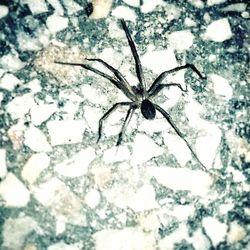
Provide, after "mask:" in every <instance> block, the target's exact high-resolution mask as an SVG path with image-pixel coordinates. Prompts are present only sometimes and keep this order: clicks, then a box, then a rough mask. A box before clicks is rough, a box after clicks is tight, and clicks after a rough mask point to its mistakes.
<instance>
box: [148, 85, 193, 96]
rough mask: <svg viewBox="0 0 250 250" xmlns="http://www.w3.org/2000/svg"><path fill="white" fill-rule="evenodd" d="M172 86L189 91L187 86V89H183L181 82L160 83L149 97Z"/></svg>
mask: <svg viewBox="0 0 250 250" xmlns="http://www.w3.org/2000/svg"><path fill="white" fill-rule="evenodd" d="M170 86H176V87H178V88H179V89H180V90H181V91H183V92H188V90H187V86H186V89H183V88H182V86H181V84H179V83H169V84H159V85H157V86H156V87H155V88H154V91H153V92H152V93H150V94H149V97H151V96H155V95H157V94H158V93H159V92H160V91H161V90H162V89H163V88H166V87H170Z"/></svg>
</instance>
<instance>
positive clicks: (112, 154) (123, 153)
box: [103, 145, 130, 164]
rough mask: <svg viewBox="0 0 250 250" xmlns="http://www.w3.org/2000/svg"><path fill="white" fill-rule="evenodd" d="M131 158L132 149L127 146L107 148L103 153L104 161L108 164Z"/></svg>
mask: <svg viewBox="0 0 250 250" xmlns="http://www.w3.org/2000/svg"><path fill="white" fill-rule="evenodd" d="M129 159H130V151H129V149H128V147H127V146H123V145H122V146H119V147H112V148H109V149H108V150H106V151H105V152H104V154H103V161H104V162H105V163H106V164H110V163H115V162H119V161H126V160H129Z"/></svg>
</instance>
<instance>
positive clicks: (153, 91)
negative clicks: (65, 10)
mask: <svg viewBox="0 0 250 250" xmlns="http://www.w3.org/2000/svg"><path fill="white" fill-rule="evenodd" d="M121 24H122V28H123V30H124V31H125V33H126V37H127V40H128V44H129V46H130V49H131V51H132V54H133V57H134V61H135V70H136V75H137V78H138V80H139V84H138V86H133V87H131V86H130V85H129V83H128V82H127V80H126V79H125V78H124V76H123V75H122V74H121V73H120V72H119V71H118V70H117V69H115V68H113V67H112V66H111V65H109V64H108V63H106V62H105V61H103V60H102V59H88V58H86V60H87V61H95V62H99V63H101V64H102V65H103V66H105V67H106V68H107V69H109V70H110V71H111V72H112V73H113V74H114V76H110V75H108V74H106V73H104V72H102V71H100V70H98V69H95V68H93V67H92V66H90V65H88V64H82V63H69V62H59V61H55V63H58V64H64V65H72V66H80V67H82V68H84V69H87V70H90V71H92V72H94V73H96V74H97V75H99V76H102V77H104V78H106V79H108V80H109V81H110V82H112V83H113V84H114V85H115V86H116V87H117V88H118V89H120V90H121V91H122V92H123V93H124V94H125V95H126V96H127V97H128V98H129V99H130V100H131V102H119V103H116V104H114V105H113V106H112V107H111V108H110V109H109V110H108V111H107V112H106V113H105V114H104V115H103V116H102V117H101V119H100V120H99V129H98V139H97V142H98V141H99V140H100V138H101V135H102V127H103V121H104V120H106V119H107V118H108V117H109V116H110V114H111V113H112V112H113V111H115V110H116V109H117V108H118V107H120V106H129V109H128V112H127V115H126V117H125V120H124V123H123V125H122V129H121V132H120V133H119V135H118V140H117V144H116V145H117V146H118V145H120V144H121V142H122V138H123V135H124V132H125V130H126V128H127V126H128V124H129V122H130V120H131V117H132V116H133V114H134V111H135V110H136V109H138V108H140V109H141V113H142V115H143V116H144V117H145V118H146V119H148V120H152V119H154V118H155V115H156V110H157V111H159V112H160V113H161V114H162V115H163V117H165V118H166V119H167V121H168V122H169V124H170V125H171V127H172V128H173V129H174V131H175V132H176V133H177V135H178V136H179V137H180V138H181V139H182V140H184V141H185V143H186V145H187V147H188V148H189V149H190V151H191V153H192V154H193V156H194V157H195V158H196V160H197V161H198V162H199V163H200V165H201V166H202V168H203V169H204V170H206V171H207V169H206V167H205V166H204V165H203V164H202V163H201V161H200V160H199V158H198V157H197V156H196V154H195V153H194V151H193V149H192V148H191V146H190V145H189V143H188V142H187V140H186V139H185V137H184V136H183V134H182V133H181V132H180V130H179V129H178V128H177V127H176V125H175V124H174V122H173V120H172V118H171V116H170V115H169V114H168V113H167V112H166V111H165V110H164V109H163V108H161V107H160V106H159V105H157V104H155V103H153V102H152V101H151V97H153V96H155V95H157V94H158V93H159V92H160V91H161V90H162V89H163V88H165V87H170V86H176V87H178V88H179V89H180V90H181V91H183V92H187V89H183V88H182V86H181V85H180V84H178V83H168V84H163V83H162V81H163V80H164V79H165V78H166V76H167V75H168V74H171V73H174V72H177V71H179V70H182V69H186V68H190V69H191V70H193V71H194V72H195V73H196V74H197V75H198V76H199V77H200V78H202V79H206V77H204V76H202V74H201V73H200V72H199V70H198V69H197V68H196V67H195V66H194V65H193V64H186V65H183V66H179V67H176V68H174V69H171V70H167V71H164V72H162V73H161V74H160V75H159V76H158V77H157V78H156V79H155V80H154V82H153V83H152V85H151V86H150V88H149V89H148V90H147V89H146V84H145V79H144V75H143V71H142V66H141V62H140V58H139V55H138V53H137V51H136V47H135V44H134V42H133V40H132V38H131V35H130V33H129V30H128V27H127V25H126V23H125V21H124V20H123V19H122V20H121Z"/></svg>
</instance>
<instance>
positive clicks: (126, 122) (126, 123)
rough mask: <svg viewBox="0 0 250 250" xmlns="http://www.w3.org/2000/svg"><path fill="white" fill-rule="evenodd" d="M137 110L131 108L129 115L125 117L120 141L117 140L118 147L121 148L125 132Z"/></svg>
mask: <svg viewBox="0 0 250 250" xmlns="http://www.w3.org/2000/svg"><path fill="white" fill-rule="evenodd" d="M135 109H136V107H134V106H130V108H129V110H128V112H127V115H126V117H125V120H124V123H123V125H122V129H121V132H120V133H119V135H118V140H117V143H116V146H119V145H120V144H121V142H122V138H123V135H124V132H125V131H126V128H127V127H128V124H129V122H130V120H131V118H132V116H133V114H134V111H135Z"/></svg>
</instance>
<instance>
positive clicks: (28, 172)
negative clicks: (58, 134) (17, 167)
mask: <svg viewBox="0 0 250 250" xmlns="http://www.w3.org/2000/svg"><path fill="white" fill-rule="evenodd" d="M49 163H50V157H49V156H48V155H47V154H46V153H37V154H33V155H32V156H31V157H30V158H29V160H28V161H27V162H26V163H25V165H24V167H23V170H22V173H21V174H22V177H23V179H24V180H26V181H28V182H29V184H32V183H34V182H35V181H36V180H37V178H38V176H39V175H40V173H41V172H42V171H43V170H44V169H46V168H47V167H48V166H49Z"/></svg>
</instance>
